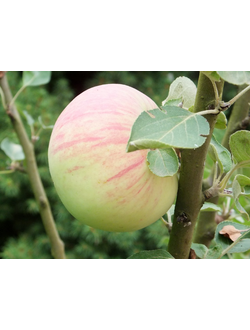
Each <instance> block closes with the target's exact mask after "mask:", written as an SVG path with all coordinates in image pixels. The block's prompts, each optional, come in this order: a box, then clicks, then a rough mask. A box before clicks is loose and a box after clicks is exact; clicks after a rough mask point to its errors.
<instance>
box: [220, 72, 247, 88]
mask: <svg viewBox="0 0 250 330" xmlns="http://www.w3.org/2000/svg"><path fill="white" fill-rule="evenodd" d="M217 73H218V74H219V75H220V76H221V78H222V79H224V80H225V81H227V82H229V83H231V84H234V85H243V84H250V71H217Z"/></svg>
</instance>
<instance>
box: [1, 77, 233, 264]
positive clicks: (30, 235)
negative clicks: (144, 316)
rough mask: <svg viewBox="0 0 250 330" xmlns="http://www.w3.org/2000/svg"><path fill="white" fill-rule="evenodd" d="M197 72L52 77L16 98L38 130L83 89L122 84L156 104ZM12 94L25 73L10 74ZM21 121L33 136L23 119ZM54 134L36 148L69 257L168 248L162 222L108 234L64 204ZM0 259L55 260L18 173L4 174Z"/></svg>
mask: <svg viewBox="0 0 250 330" xmlns="http://www.w3.org/2000/svg"><path fill="white" fill-rule="evenodd" d="M198 75H199V73H198V72H195V71H178V72H177V71H174V72H166V71H164V72H148V71H147V72H135V71H131V72H130V71H124V72H123V71H122V72H112V71H103V72H92V71H87V72H80V71H79V72H75V71H74V72H70V71H67V72H63V71H60V72H52V79H51V81H50V82H49V84H47V85H44V86H38V87H27V88H26V89H25V90H24V91H23V92H22V93H21V94H20V95H19V97H18V98H17V100H16V106H17V108H18V110H19V111H20V113H22V111H24V110H26V111H27V113H28V114H30V115H31V116H32V117H33V118H34V120H35V131H36V132H37V131H38V130H39V129H40V127H41V126H40V124H39V121H38V117H39V116H41V119H42V122H43V123H44V125H48V126H49V125H53V124H54V123H55V121H56V119H57V117H58V116H59V114H60V113H61V112H62V110H63V109H64V108H65V107H66V105H67V104H68V103H69V102H70V101H71V100H72V99H73V98H74V97H75V96H76V95H78V94H79V93H81V92H83V91H84V90H86V89H88V88H90V87H93V86H96V85H100V84H106V83H122V84H126V85H129V86H132V87H135V88H137V89H138V90H140V91H141V92H143V93H145V94H147V95H148V96H149V97H151V98H152V99H153V100H154V101H155V102H156V103H157V104H158V105H161V102H162V101H163V100H164V99H165V98H166V97H167V95H168V89H169V85H170V84H171V82H172V81H173V80H174V79H175V78H176V77H178V76H186V77H189V78H190V79H192V80H193V81H194V82H195V84H197V80H198ZM7 77H8V80H9V84H10V88H11V90H12V94H13V95H14V94H15V93H16V92H17V91H18V90H19V88H20V87H21V85H22V82H21V79H22V72H8V73H7ZM235 93H236V88H235V87H234V86H232V85H230V86H227V85H226V86H225V94H226V99H230V98H231V97H232V96H234V95H235ZM23 121H24V124H25V127H26V130H27V132H28V134H29V136H30V134H31V132H30V127H29V126H28V124H27V120H26V118H25V116H23ZM50 134H51V129H46V130H42V132H41V134H40V138H39V140H38V141H37V142H36V144H35V152H36V157H37V162H38V166H39V173H40V175H41V178H42V181H43V183H44V186H45V189H46V193H47V195H48V198H49V201H50V203H51V208H52V212H53V215H54V218H55V222H56V225H57V228H58V231H59V234H60V236H61V238H62V239H63V241H64V243H65V251H66V256H67V258H75V259H76V258H93V259H96V258H127V257H128V256H130V255H131V254H133V253H136V252H138V251H140V250H150V249H156V248H167V244H168V239H169V235H168V230H167V228H166V226H165V225H164V224H163V222H162V221H161V220H158V221H157V222H156V223H154V224H152V225H151V226H149V227H147V228H144V229H141V230H138V231H135V232H131V233H109V232H105V231H102V230H97V229H93V228H91V227H88V226H85V225H82V224H80V223H79V222H78V221H76V220H75V219H74V218H73V217H72V216H71V215H70V214H69V213H68V212H67V211H66V209H65V208H64V206H63V205H62V203H61V202H60V200H59V198H58V196H57V194H56V192H55V189H54V186H53V184H52V181H51V177H50V174H49V170H48V159H47V149H48V143H49V138H50ZM6 137H9V138H10V139H11V141H12V142H15V143H18V140H17V138H16V135H15V132H14V131H13V128H12V126H11V123H10V120H9V118H8V116H7V115H6V114H5V111H4V109H3V106H2V103H1V104H0V143H1V141H2V140H3V139H4V138H6ZM10 162H11V161H10V159H8V157H7V156H6V155H5V154H4V152H3V151H2V150H0V171H3V170H5V169H6V168H7V167H8V166H9V165H10ZM0 257H1V258H5V259H13V258H16V259H25V258H26V259H27V258H35V259H41V258H51V253H50V244H49V240H48V238H47V236H46V233H45V231H44V228H43V225H42V222H41V219H40V215H39V213H38V207H37V205H36V202H35V200H34V197H33V194H32V191H31V188H30V184H29V181H28V178H27V175H25V174H23V173H20V172H14V173H11V174H5V175H0Z"/></svg>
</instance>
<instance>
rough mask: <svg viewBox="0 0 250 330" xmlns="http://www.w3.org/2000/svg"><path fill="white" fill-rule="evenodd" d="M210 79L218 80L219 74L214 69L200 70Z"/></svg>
mask: <svg viewBox="0 0 250 330" xmlns="http://www.w3.org/2000/svg"><path fill="white" fill-rule="evenodd" d="M201 72H202V73H203V74H205V75H206V76H207V77H208V78H209V79H210V80H212V81H220V76H219V75H218V73H217V72H216V71H201Z"/></svg>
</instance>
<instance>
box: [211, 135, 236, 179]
mask: <svg viewBox="0 0 250 330" xmlns="http://www.w3.org/2000/svg"><path fill="white" fill-rule="evenodd" d="M209 155H210V156H211V158H212V159H213V160H214V161H217V162H218V165H219V168H220V172H221V173H227V172H229V171H230V170H231V169H232V166H233V164H232V160H231V154H230V152H229V151H228V150H227V149H226V148H225V147H223V146H222V145H221V144H220V143H219V142H218V141H217V140H216V138H215V136H214V135H213V136H212V138H211V142H210V147H209Z"/></svg>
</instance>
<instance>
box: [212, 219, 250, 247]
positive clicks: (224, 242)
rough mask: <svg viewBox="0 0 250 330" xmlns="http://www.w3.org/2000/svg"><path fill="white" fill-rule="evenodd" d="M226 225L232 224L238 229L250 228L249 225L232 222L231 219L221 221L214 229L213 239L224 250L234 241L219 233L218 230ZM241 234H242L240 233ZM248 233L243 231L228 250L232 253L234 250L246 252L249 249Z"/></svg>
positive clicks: (249, 239) (249, 234)
mask: <svg viewBox="0 0 250 330" xmlns="http://www.w3.org/2000/svg"><path fill="white" fill-rule="evenodd" d="M226 225H232V226H233V227H235V228H236V229H238V230H245V229H246V230H250V227H248V226H245V225H243V224H241V223H237V222H233V221H228V220H226V221H222V222H220V223H219V224H218V226H217V228H216V230H215V235H214V240H215V242H216V243H217V244H218V245H221V246H222V249H223V250H225V249H227V248H229V247H230V246H231V245H232V244H233V243H234V242H233V241H232V240H231V239H230V238H229V237H225V236H224V235H221V234H220V233H219V232H220V231H221V230H222V228H223V227H225V226H226ZM242 236H243V235H242ZM249 237H250V233H248V232H244V237H243V238H242V239H241V240H240V241H239V242H238V243H236V244H235V245H233V246H232V248H230V250H229V252H230V253H234V252H237V253H238V252H246V251H248V250H250V238H249Z"/></svg>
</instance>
